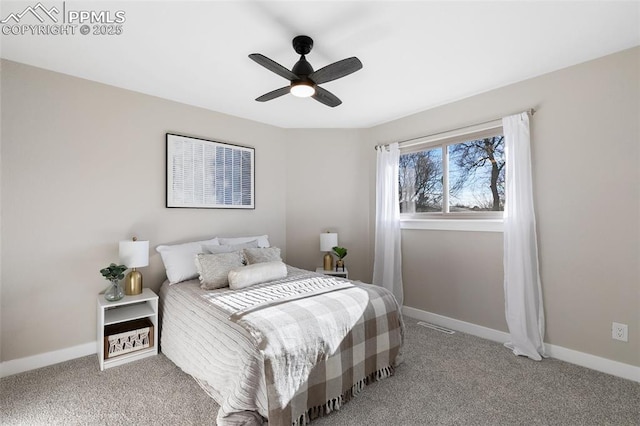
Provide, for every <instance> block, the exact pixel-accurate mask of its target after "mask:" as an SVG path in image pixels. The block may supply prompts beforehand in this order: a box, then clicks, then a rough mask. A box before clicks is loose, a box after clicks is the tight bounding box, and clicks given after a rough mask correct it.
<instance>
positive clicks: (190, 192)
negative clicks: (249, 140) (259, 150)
mask: <svg viewBox="0 0 640 426" xmlns="http://www.w3.org/2000/svg"><path fill="white" fill-rule="evenodd" d="M167 207H184V208H208V209H212V208H213V209H216V208H218V209H253V208H255V149H254V148H249V147H245V146H239V145H232V144H228V143H222V142H216V141H211V140H207V139H201V138H194V137H190V136H182V135H176V134H173V133H167Z"/></svg>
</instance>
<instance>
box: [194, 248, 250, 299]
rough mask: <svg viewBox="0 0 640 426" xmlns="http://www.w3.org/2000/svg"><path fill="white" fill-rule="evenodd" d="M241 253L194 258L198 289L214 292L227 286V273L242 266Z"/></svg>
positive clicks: (204, 255)
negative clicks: (198, 278) (198, 281)
mask: <svg viewBox="0 0 640 426" xmlns="http://www.w3.org/2000/svg"><path fill="white" fill-rule="evenodd" d="M243 260H244V259H243V256H242V252H241V251H234V252H231V253H218V254H205V253H199V254H198V255H197V256H196V268H197V269H198V273H199V274H200V288H203V289H205V290H215V289H216V288H222V287H228V286H229V278H228V277H229V271H230V270H232V269H235V268H239V267H241V266H243V265H244V263H243Z"/></svg>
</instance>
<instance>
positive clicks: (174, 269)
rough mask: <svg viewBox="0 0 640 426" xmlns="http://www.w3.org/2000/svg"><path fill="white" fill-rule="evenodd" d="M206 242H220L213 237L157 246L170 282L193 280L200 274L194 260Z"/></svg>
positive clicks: (209, 243) (212, 244)
mask: <svg viewBox="0 0 640 426" xmlns="http://www.w3.org/2000/svg"><path fill="white" fill-rule="evenodd" d="M204 244H206V245H209V246H214V245H219V244H220V243H219V242H218V239H217V238H213V239H211V240H204V241H195V242H192V243H184V244H175V245H160V246H158V247H156V251H157V252H158V253H160V256H161V257H162V263H164V269H165V271H166V273H167V279H168V280H169V283H170V284H176V283H179V282H181V281H186V280H191V279H193V278H196V277H197V276H198V270H197V269H196V265H195V263H194V261H195V258H196V255H197V254H198V253H202V250H203V249H202V246H203V245H204Z"/></svg>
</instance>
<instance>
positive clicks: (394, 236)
mask: <svg viewBox="0 0 640 426" xmlns="http://www.w3.org/2000/svg"><path fill="white" fill-rule="evenodd" d="M377 151H378V153H377V169H376V237H375V238H376V239H375V255H374V263H373V284H375V285H379V286H382V287H384V288H386V289H388V290H390V291H391V292H392V293H393V295H394V296H395V297H396V299H397V300H398V303H399V304H400V306H402V301H403V291H402V254H401V249H400V204H399V198H398V197H399V196H398V163H399V161H400V148H399V147H398V143H392V144H390V145H389V149H388V150H387V149H385V147H380V148H378V150H377Z"/></svg>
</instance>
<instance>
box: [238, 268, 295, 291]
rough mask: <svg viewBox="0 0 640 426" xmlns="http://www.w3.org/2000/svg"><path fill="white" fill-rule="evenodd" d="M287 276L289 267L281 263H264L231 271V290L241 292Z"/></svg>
mask: <svg viewBox="0 0 640 426" xmlns="http://www.w3.org/2000/svg"><path fill="white" fill-rule="evenodd" d="M286 276H287V266H286V265H285V264H284V263H282V262H280V261H276V262H264V263H256V264H255V265H248V266H244V267H242V268H237V269H232V270H231V271H229V277H228V278H229V288H231V289H232V290H239V289H241V288H245V287H249V286H251V285H254V284H260V283H266V282H267V281H273V280H278V279H280V278H284V277H286Z"/></svg>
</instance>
